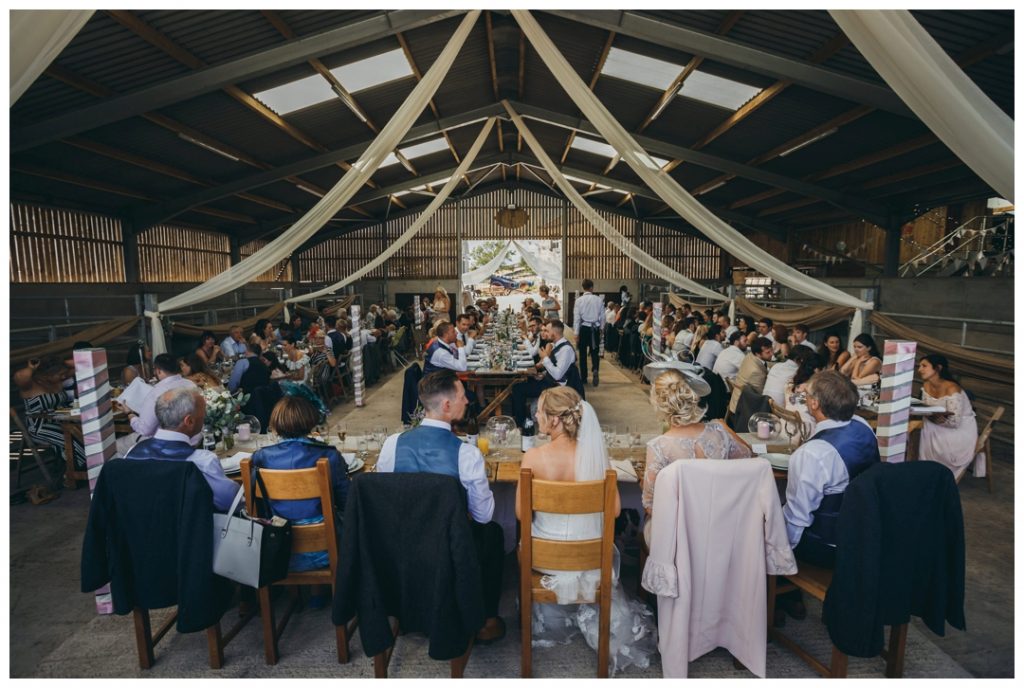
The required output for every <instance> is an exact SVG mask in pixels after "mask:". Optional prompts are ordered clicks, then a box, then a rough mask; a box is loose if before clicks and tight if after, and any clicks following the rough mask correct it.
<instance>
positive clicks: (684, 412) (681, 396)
mask: <svg viewBox="0 0 1024 688" xmlns="http://www.w3.org/2000/svg"><path fill="white" fill-rule="evenodd" d="M651 406H653V407H654V409H655V410H656V411H657V412H658V413H660V414H661V415H662V416H663V417H664V418H666V419H667V420H668V422H669V425H675V426H679V425H689V424H691V423H698V422H700V420H701V419H703V418H704V414H705V413H706V412H707V409H705V408H704V407H703V406H701V405H700V396H699V395H698V394H697V393H696V392H694V391H693V388H692V387H690V385H689V384H687V382H686V378H685V377H683V374H682V373H680V372H679V371H678V370H666V371H665V372H663V373H662V374H661V375H659V376H658V377H656V378H654V383H653V384H651Z"/></svg>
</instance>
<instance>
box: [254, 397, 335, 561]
mask: <svg viewBox="0 0 1024 688" xmlns="http://www.w3.org/2000/svg"><path fill="white" fill-rule="evenodd" d="M319 422H320V413H319V411H318V410H317V409H316V407H315V406H313V404H311V403H309V402H308V401H307V400H305V399H303V398H301V397H284V398H283V399H281V401H279V402H277V404H275V406H274V410H273V411H271V413H270V430H271V432H274V433H276V434H277V436H278V437H280V438H281V441H280V442H278V443H277V444H273V445H271V446H269V447H263V448H262V449H260V450H258V451H257V452H256V453H255V454H253V456H252V464H253V466H254V467H255V468H270V469H273V470H295V469H299V468H313V467H315V466H316V462H317V461H318V460H319V459H321V458H326V459H327V461H328V463H329V464H330V469H331V489H332V492H333V498H334V510H335V513H334V518H335V520H336V521H337V522H338V523H339V524H340V522H341V517H342V514H344V513H345V499H346V498H347V497H348V487H349V479H348V465H347V464H346V463H345V459H343V458H342V456H341V454H339V453H338V450H337V449H335V448H334V447H332V446H331V445H329V444H326V443H324V442H319V441H317V440H314V439H311V438H310V437H308V435H309V433H311V432H312V431H313V428H315V427H316V426H317V425H318V423H319ZM254 483H255V480H254ZM270 505H271V507H272V508H273V511H274V513H275V514H277V515H279V516H281V517H283V518H287V519H288V520H289V521H291V522H292V525H297V526H302V525H310V524H314V523H323V520H324V515H323V512H322V511H321V510H320V500H319V499H290V500H278V499H271V500H270ZM338 535H339V536H340V535H341V533H340V532H339V533H338ZM327 565H328V560H327V550H320V551H317V552H299V553H294V554H292V557H291V562H290V563H289V565H288V569H289V570H290V571H311V570H313V569H322V568H324V567H326V566H327Z"/></svg>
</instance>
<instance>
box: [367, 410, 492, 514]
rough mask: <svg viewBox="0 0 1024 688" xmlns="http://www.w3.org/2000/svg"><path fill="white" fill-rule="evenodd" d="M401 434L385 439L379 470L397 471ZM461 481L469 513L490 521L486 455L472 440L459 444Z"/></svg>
mask: <svg viewBox="0 0 1024 688" xmlns="http://www.w3.org/2000/svg"><path fill="white" fill-rule="evenodd" d="M422 424H423V425H426V426H429V427H434V428H444V429H445V430H448V431H451V429H452V426H451V425H450V424H448V423H445V422H444V421H441V420H434V419H432V418H424V419H423V421H422ZM400 434H401V433H395V434H394V435H391V436H390V437H388V438H387V439H386V440H384V446H383V447H381V449H380V456H379V457H378V458H377V472H378V473H393V472H394V471H395V447H396V446H397V444H398V436H399V435H400ZM459 482H460V483H462V486H463V487H464V488H466V497H467V501H468V502H469V515H470V516H471V517H472V518H473V520H474V521H476V522H477V523H489V522H490V520H491V517H492V516H493V515H494V494H493V493H492V492H491V486H490V485H489V484H488V483H487V469H486V467H485V466H484V455H483V454H481V453H480V450H479V449H477V448H476V447H475V446H473V445H472V444H469V443H463V445H462V446H461V447H459Z"/></svg>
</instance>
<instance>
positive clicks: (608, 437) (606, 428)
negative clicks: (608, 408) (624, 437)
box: [601, 425, 615, 447]
mask: <svg viewBox="0 0 1024 688" xmlns="http://www.w3.org/2000/svg"><path fill="white" fill-rule="evenodd" d="M601 434H602V435H604V446H605V447H611V446H612V442H613V441H614V440H615V428H613V427H612V426H610V425H602V426H601Z"/></svg>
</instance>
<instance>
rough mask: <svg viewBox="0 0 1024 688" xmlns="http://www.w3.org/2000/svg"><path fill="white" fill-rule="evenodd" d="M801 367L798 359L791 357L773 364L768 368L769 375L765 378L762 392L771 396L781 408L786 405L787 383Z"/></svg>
mask: <svg viewBox="0 0 1024 688" xmlns="http://www.w3.org/2000/svg"><path fill="white" fill-rule="evenodd" d="M799 367H800V366H799V365H797V363H796V361H793V360H789V359H787V360H785V361H782V362H780V363H776V364H775V365H773V366H772V367H771V368H769V369H768V377H766V378H765V380H764V389H763V390H762V391H761V393H762V394H764V395H765V396H766V397H770V398H771V400H772V401H774V402H775V405H776V406H778V407H779V408H782V407H784V406H785V405H786V385H788V384H789V383H790V382H791V381H792V380H793V376H794V375H796V371H797V369H798V368H799Z"/></svg>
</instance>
